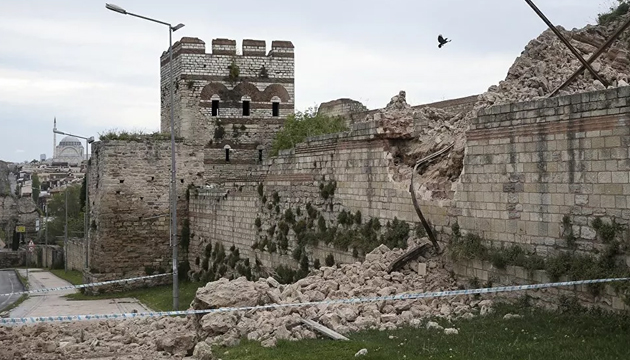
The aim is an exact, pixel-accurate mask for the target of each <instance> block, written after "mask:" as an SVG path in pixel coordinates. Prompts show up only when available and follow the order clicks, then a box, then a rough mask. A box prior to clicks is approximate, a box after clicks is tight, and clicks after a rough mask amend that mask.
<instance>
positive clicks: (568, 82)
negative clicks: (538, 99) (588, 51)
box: [549, 19, 630, 97]
mask: <svg viewBox="0 0 630 360" xmlns="http://www.w3.org/2000/svg"><path fill="white" fill-rule="evenodd" d="M628 26H630V19H628V21H626V22H625V23H624V24H623V25H621V27H620V28H619V29H617V31H615V33H614V34H613V35H612V36H611V37H610V38H609V39H608V40H606V42H605V43H604V44H603V45H602V46H601V47H600V48H599V49H597V51H595V53H594V54H593V55H592V56H591V57H590V58H589V59H588V60H586V62H587V63H589V64H590V63H592V62H593V61H595V59H597V58H598V57H599V56H600V55H601V54H602V53H603V52H604V50H606V49H607V48H608V47H609V46H610V45H611V44H612V43H613V41H615V40H616V39H617V38H618V37H619V35H621V33H622V32H624V30H626V29H627V28H628ZM584 69H586V68H585V67H584V65H582V66H580V68H579V69H577V70H576V71H575V72H574V73H573V75H571V77H570V78H568V79H567V80H566V81H565V82H564V83H562V85H560V86H558V88H557V89H556V90H554V91H553V92H552V93H551V94H550V95H549V97H554V96H555V95H556V94H557V93H558V92H560V90H562V89H564V88H565V87H566V86H567V85H569V84H570V83H571V82H573V80H575V79H576V78H577V77H578V76H580V75H581V74H582V72H583V71H584Z"/></svg>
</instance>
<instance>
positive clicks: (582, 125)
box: [455, 87, 630, 255]
mask: <svg viewBox="0 0 630 360" xmlns="http://www.w3.org/2000/svg"><path fill="white" fill-rule="evenodd" d="M629 96H630V88H628V87H625V88H618V89H613V90H605V91H598V92H592V93H585V94H577V95H572V96H564V97H559V98H552V99H546V100H539V101H530V102H525V103H518V104H510V105H502V106H495V107H491V108H488V109H485V111H484V110H482V111H481V112H480V113H479V117H478V118H476V119H475V120H474V121H473V124H472V126H471V129H470V131H469V132H468V133H467V142H466V157H465V159H464V171H463V173H462V175H461V182H460V183H459V184H457V192H456V197H455V201H456V204H455V207H456V213H458V214H459V215H460V216H458V217H457V220H458V222H459V225H460V227H461V228H462V229H463V230H469V231H473V232H476V233H478V234H479V235H481V236H482V237H483V238H485V239H488V240H490V241H492V242H493V243H494V245H496V246H498V245H500V244H502V243H504V244H509V243H517V244H523V245H525V247H528V248H529V250H535V251H536V252H537V253H539V254H542V255H545V254H547V253H549V252H553V251H554V250H556V249H558V248H560V249H561V248H564V247H566V241H565V240H564V238H563V236H562V231H563V229H562V227H561V224H562V218H563V217H564V216H565V215H569V216H571V217H572V219H573V220H574V222H575V223H576V224H577V225H578V226H577V228H576V231H575V235H576V236H577V237H578V238H579V241H578V244H579V245H580V248H581V249H583V250H586V251H588V250H591V249H593V248H597V247H599V246H601V244H599V243H598V242H597V241H596V240H595V239H594V236H593V235H594V233H595V232H594V230H593V229H592V228H591V227H590V226H589V224H590V222H591V220H592V219H593V218H594V217H605V218H613V217H614V218H615V219H617V220H618V221H619V222H622V223H627V221H628V220H630V212H629V211H628V210H627V204H628V201H630V198H629V197H630V184H629V181H628V180H629V179H628V171H629V170H630V156H629V153H628V144H630V128H629V127H628V125H630V107H628V97H629Z"/></svg>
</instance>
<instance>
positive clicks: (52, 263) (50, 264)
mask: <svg viewBox="0 0 630 360" xmlns="http://www.w3.org/2000/svg"><path fill="white" fill-rule="evenodd" d="M37 251H38V255H37V257H38V266H41V267H43V268H48V269H63V268H64V260H63V247H61V246H59V245H41V246H38V247H37ZM73 253H76V251H75V252H73ZM40 254H41V255H40ZM81 256H82V259H81V261H83V256H85V255H81ZM81 264H83V263H81ZM77 270H83V267H81V268H77Z"/></svg>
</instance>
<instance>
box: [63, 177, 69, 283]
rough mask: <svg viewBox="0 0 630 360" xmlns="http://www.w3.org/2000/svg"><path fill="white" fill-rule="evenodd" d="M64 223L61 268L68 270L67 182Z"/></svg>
mask: <svg viewBox="0 0 630 360" xmlns="http://www.w3.org/2000/svg"><path fill="white" fill-rule="evenodd" d="M65 193H66V225H65V226H64V236H63V268H64V271H68V184H67V183H66V190H65Z"/></svg>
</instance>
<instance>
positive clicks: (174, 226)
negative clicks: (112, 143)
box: [168, 25, 179, 311]
mask: <svg viewBox="0 0 630 360" xmlns="http://www.w3.org/2000/svg"><path fill="white" fill-rule="evenodd" d="M168 43H169V58H170V60H169V63H168V64H169V72H170V78H171V80H170V81H171V86H170V88H171V181H172V184H173V185H172V186H173V189H172V191H171V207H172V209H173V210H172V212H171V237H172V239H173V242H172V246H173V310H175V311H177V310H179V283H178V273H177V263H178V261H177V191H176V189H177V182H176V179H177V177H176V173H177V169H176V168H175V110H174V107H175V100H174V95H173V88H174V87H175V77H174V74H173V28H172V27H171V26H170V25H169V27H168Z"/></svg>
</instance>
